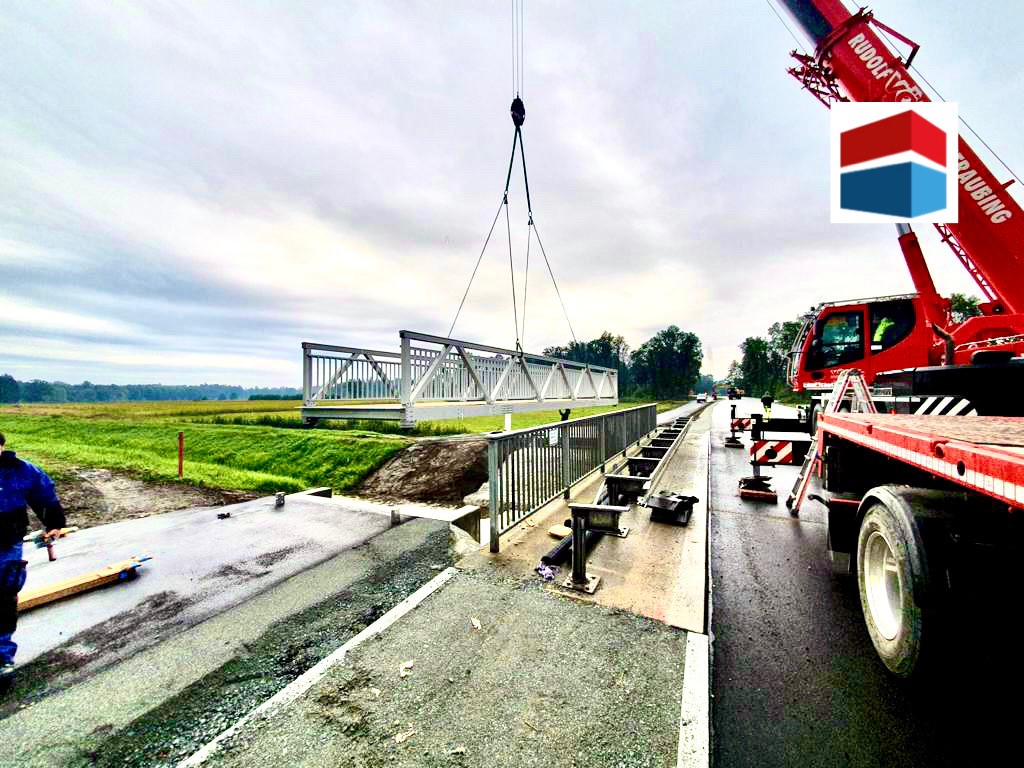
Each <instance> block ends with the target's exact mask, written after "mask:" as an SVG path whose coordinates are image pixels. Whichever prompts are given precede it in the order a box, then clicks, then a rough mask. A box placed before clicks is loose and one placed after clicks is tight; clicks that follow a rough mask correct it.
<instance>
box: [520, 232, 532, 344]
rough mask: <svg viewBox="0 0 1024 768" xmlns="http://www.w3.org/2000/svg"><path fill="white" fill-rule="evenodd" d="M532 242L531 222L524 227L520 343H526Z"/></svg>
mask: <svg viewBox="0 0 1024 768" xmlns="http://www.w3.org/2000/svg"><path fill="white" fill-rule="evenodd" d="M531 240H533V220H532V217H531V220H530V223H529V224H527V225H526V269H524V270H523V330H522V333H521V334H520V338H521V340H522V343H523V344H525V343H526V292H527V291H528V290H529V288H530V241H531Z"/></svg>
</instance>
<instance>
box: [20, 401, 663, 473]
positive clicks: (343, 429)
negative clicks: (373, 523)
mask: <svg viewBox="0 0 1024 768" xmlns="http://www.w3.org/2000/svg"><path fill="white" fill-rule="evenodd" d="M681 403H682V401H665V402H662V403H659V404H658V412H659V413H660V412H662V411H665V410H668V409H671V408H675V407H676V406H678V405H680V404H681ZM641 404H642V403H640V402H622V403H620V404H619V405H617V406H599V407H595V408H578V409H574V410H573V412H572V417H573V418H580V417H583V416H592V415H595V414H598V413H604V412H607V411H610V410H619V409H623V408H632V407H635V406H637V405H641ZM300 405H301V403H300V402H299V401H297V400H258V401H220V400H218V401H205V400H204V401H195V402H189V401H163V402H130V403H58V404H33V405H10V406H0V432H3V433H5V434H6V436H7V440H8V444H9V447H10V448H11V449H13V450H16V451H18V453H19V454H21V455H22V456H24V457H25V458H26V459H29V460H31V461H38V462H39V463H42V464H43V465H45V466H49V467H54V468H60V467H69V466H82V467H102V468H106V469H112V470H120V471H124V472H129V473H131V474H135V475H138V476H141V477H143V478H147V479H152V480H160V481H177V471H178V464H177V435H178V432H179V431H183V432H185V477H184V482H186V483H190V484H194V485H202V486H208V487H212V488H223V489H228V490H241V491H257V492H273V491H297V490H303V489H305V488H309V487H313V486H321V485H323V486H330V487H332V488H334V489H335V490H338V491H345V490H349V489H351V488H354V487H355V486H357V485H358V484H359V483H360V482H362V480H363V479H365V478H366V477H367V476H368V475H369V474H370V473H372V472H373V471H374V470H375V469H376V468H377V467H379V466H380V465H381V464H383V463H384V462H385V461H386V460H387V459H388V458H389V457H390V456H392V455H393V454H394V453H396V452H397V451H399V450H401V448H403V447H404V446H405V445H407V444H408V440H407V436H408V435H410V434H411V435H413V436H416V435H421V436H427V435H455V434H466V433H486V432H494V431H497V430H500V429H502V428H503V426H504V417H503V416H470V417H467V418H464V419H446V420H442V421H424V422H420V423H419V424H417V426H416V429H414V430H413V431H412V432H411V433H401V434H399V433H400V429H401V428H400V425H399V424H398V423H397V422H381V421H374V422H371V421H341V420H324V421H321V422H320V428H318V429H299V427H301V426H302V419H301V416H300V414H299V406H300ZM558 420H559V413H558V411H557V410H552V411H535V412H531V413H517V414H513V416H512V427H513V429H525V428H527V427H534V426H539V425H541V424H548V423H551V422H556V421H558Z"/></svg>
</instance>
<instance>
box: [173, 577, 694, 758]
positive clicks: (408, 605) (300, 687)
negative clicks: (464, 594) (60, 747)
mask: <svg viewBox="0 0 1024 768" xmlns="http://www.w3.org/2000/svg"><path fill="white" fill-rule="evenodd" d="M456 573H458V570H457V569H455V568H446V569H445V570H443V571H441V573H439V574H437V576H435V577H434V578H433V579H431V580H430V581H428V582H427V583H426V584H424V585H423V586H422V587H420V588H419V589H417V590H416V591H415V592H413V593H412V594H411V595H409V596H408V597H407V598H405V600H403V601H402V602H400V603H399V604H398V605H396V606H395V607H394V608H392V609H391V610H390V611H388V612H387V613H385V614H384V615H383V616H381V617H380V618H379V619H377V620H376V621H375V622H373V623H372V624H370V625H369V626H368V627H366V628H365V629H363V631H362V632H360V633H359V634H358V635H356V636H355V637H352V638H350V639H349V640H348V641H347V642H346V643H345V644H344V645H342V646H341V647H339V648H338V649H337V650H335V651H334V653H332V654H331V655H330V656H327V657H326V658H324V659H321V660H320V661H319V662H317V664H315V665H314V666H312V667H310V668H309V669H308V670H306V671H305V672H304V673H303V674H302V675H300V676H299V677H297V678H295V679H294V680H292V681H291V682H290V683H289V684H288V685H286V686H285V687H284V688H282V689H281V690H280V691H278V692H277V693H275V694H274V695H273V696H271V697H270V698H269V699H267V700H266V701H264V702H263V703H262V704H260V705H259V706H258V707H256V708H255V709H254V710H252V711H251V712H250V713H249V714H247V715H245V716H244V717H242V718H241V719H240V720H239V721H238V722H237V723H235V724H234V725H232V726H230V727H229V728H227V729H226V730H224V731H222V732H221V733H219V734H218V735H217V736H216V737H215V738H214V739H213V741H211V742H209V743H208V744H206V745H204V746H203V747H201V748H200V749H199V751H197V752H196V753H195V754H193V755H192V756H191V757H187V758H185V759H184V760H182V761H181V762H180V763H178V766H177V768H195V766H198V765H202V764H203V763H205V762H206V761H207V760H208V759H209V758H210V757H211V756H212V755H213V754H214V753H215V752H217V750H219V749H220V747H221V744H222V743H223V742H224V740H225V739H228V738H229V737H231V736H233V735H234V734H235V733H237V732H238V731H239V729H241V728H242V726H244V725H245V724H246V723H248V722H249V721H250V720H252V719H254V718H256V717H269V716H270V715H271V714H272V712H273V710H276V709H278V708H279V707H282V706H285V705H287V704H290V703H292V702H293V701H295V700H296V699H297V698H299V696H301V695H302V694H304V693H305V692H306V691H308V690H309V689H310V688H312V687H313V686H314V685H316V684H317V683H318V682H320V681H321V680H322V679H323V678H324V675H326V674H327V671H328V670H329V669H330V668H331V667H333V666H334V665H335V664H339V663H340V662H342V661H344V660H345V654H347V653H348V652H349V651H351V650H352V649H353V648H355V647H356V646H357V645H359V644H360V643H361V642H363V641H364V640H368V639H369V638H371V637H373V636H374V635H378V634H380V633H381V632H383V631H384V630H385V629H387V628H388V627H390V626H391V625H392V624H394V623H395V622H396V621H398V620H399V619H400V618H402V617H403V616H405V614H407V613H409V611H411V610H412V609H413V608H415V607H416V606H418V605H419V604H420V603H422V602H423V601H424V600H426V599H427V598H428V597H430V595H431V594H433V593H434V592H436V591H437V590H438V589H440V588H441V587H442V586H444V585H445V584H447V583H448V582H449V581H450V580H451V578H452V577H453V576H455V574H456ZM687 650H689V638H687ZM683 674H684V677H683V685H684V689H685V684H686V677H685V674H686V673H685V671H684V673H683Z"/></svg>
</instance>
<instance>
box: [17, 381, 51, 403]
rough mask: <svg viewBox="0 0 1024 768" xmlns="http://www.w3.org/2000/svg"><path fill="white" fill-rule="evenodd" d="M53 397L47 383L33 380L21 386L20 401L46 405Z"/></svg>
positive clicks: (49, 385)
mask: <svg viewBox="0 0 1024 768" xmlns="http://www.w3.org/2000/svg"><path fill="white" fill-rule="evenodd" d="M52 396H53V388H52V386H51V384H50V383H49V382H48V381H41V380H39V379H33V380H32V381H26V382H25V383H23V384H22V385H21V399H22V400H23V401H24V402H26V403H47V402H50V400H51V399H52Z"/></svg>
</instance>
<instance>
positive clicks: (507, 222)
mask: <svg viewBox="0 0 1024 768" xmlns="http://www.w3.org/2000/svg"><path fill="white" fill-rule="evenodd" d="M505 225H506V226H507V227H508V272H509V276H510V277H511V278H512V319H513V321H514V322H515V324H516V351H517V352H520V351H522V346H521V345H520V343H519V308H518V306H517V302H516V268H515V266H514V264H513V262H512V221H511V219H510V218H509V215H508V195H506V196H505Z"/></svg>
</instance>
